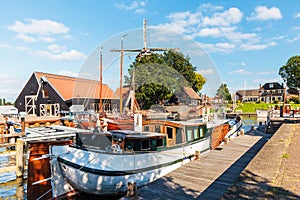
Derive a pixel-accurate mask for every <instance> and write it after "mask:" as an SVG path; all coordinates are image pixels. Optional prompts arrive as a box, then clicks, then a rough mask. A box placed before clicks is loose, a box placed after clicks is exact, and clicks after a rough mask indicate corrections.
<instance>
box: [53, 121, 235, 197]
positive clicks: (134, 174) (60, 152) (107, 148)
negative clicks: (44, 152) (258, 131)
mask: <svg viewBox="0 0 300 200" xmlns="http://www.w3.org/2000/svg"><path fill="white" fill-rule="evenodd" d="M228 126H229V124H228V123H223V124H217V123H216V124H215V125H214V126H213V125H210V126H209V127H208V126H207V123H206V122H205V123H204V122H202V121H159V120H151V121H145V122H143V127H142V131H132V130H114V131H109V132H103V133H92V132H79V133H78V134H77V136H76V143H75V144H71V145H65V146H52V147H51V153H50V154H51V155H52V159H51V170H52V171H51V174H52V180H53V181H52V188H53V190H52V192H53V197H59V196H61V195H63V194H65V193H67V192H71V191H79V192H84V193H90V194H95V195H115V194H118V193H125V192H128V191H129V190H130V188H131V187H132V185H135V187H137V188H139V187H142V186H144V185H146V184H148V183H150V182H153V181H155V180H157V179H159V178H160V177H162V176H164V175H166V174H168V173H169V172H171V171H173V170H175V169H177V168H179V167H180V166H182V165H184V164H186V163H188V162H190V161H192V160H194V159H196V158H197V156H199V154H200V153H202V152H205V151H208V150H210V149H212V148H215V147H213V146H212V141H213V140H214V139H213V137H215V136H213V135H217V134H221V135H222V136H221V137H223V139H224V137H225V136H226V135H227V133H228V131H229V129H227V127H228ZM236 131H237V129H236ZM218 138H219V135H218ZM219 144H220V143H218V144H217V145H219Z"/></svg>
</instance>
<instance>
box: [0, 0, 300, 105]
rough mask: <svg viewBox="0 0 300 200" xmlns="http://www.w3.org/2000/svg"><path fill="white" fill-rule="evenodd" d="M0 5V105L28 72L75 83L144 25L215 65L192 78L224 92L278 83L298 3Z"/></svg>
mask: <svg viewBox="0 0 300 200" xmlns="http://www.w3.org/2000/svg"><path fill="white" fill-rule="evenodd" d="M0 2H1V7H0V16H1V17H0V66H1V74H0V98H6V99H7V100H8V101H12V102H13V101H14V100H15V99H16V98H17V95H18V94H19V92H20V91H21V90H22V88H23V87H24V85H25V84H26V82H27V80H28V79H29V77H30V75H31V74H32V73H33V72H34V71H41V72H48V73H55V74H62V75H71V76H77V75H78V73H79V72H80V71H81V70H82V66H83V65H84V63H85V61H86V59H87V58H89V56H90V55H91V54H92V52H93V51H94V50H95V49H96V48H97V47H99V45H101V44H103V43H105V41H109V40H110V39H111V38H114V37H117V38H118V36H120V35H122V34H124V33H127V32H128V31H130V30H137V29H141V28H142V24H143V19H144V18H145V19H147V23H148V27H149V28H158V29H161V30H171V31H173V32H176V33H179V34H182V35H184V36H187V37H189V38H191V39H192V40H193V42H194V43H195V44H197V45H199V46H200V47H201V48H202V49H203V50H204V51H205V52H206V53H207V56H208V57H209V58H210V59H211V61H212V62H213V63H214V65H215V69H210V68H205V66H204V68H201V67H199V69H198V72H199V73H201V74H202V75H204V76H205V77H207V78H208V77H210V76H211V74H212V73H216V71H218V72H219V73H220V79H221V80H220V81H221V82H223V83H227V84H228V87H229V89H230V91H231V92H234V91H236V90H238V89H243V88H246V89H254V88H258V86H259V84H264V83H266V82H270V81H278V82H279V83H282V82H283V81H282V79H281V78H280V76H279V75H278V70H279V68H280V67H281V66H282V65H284V64H285V63H286V62H287V60H288V58H290V57H291V56H294V55H299V51H300V48H299V47H300V2H299V1H297V0H294V1H292V0H289V1H268V0H267V1H255V0H251V1H250V0H249V1H238V0H233V1H205V2H204V1H192V0H187V1H181V0H151V1H150V0H148V1H116V0H112V1H97V0H85V1H83V0H82V1H66V0H60V1H58V0H49V1H31V0H28V1H14V0H9V1H8V0H1V1H0ZM126 39H127V38H126ZM154 40H155V38H154V37H152V38H151V39H149V38H148V40H147V42H148V43H149V44H150V45H151V44H155V45H157V44H158V45H159V43H158V42H157V41H156V42H155V41H154ZM119 42H120V38H118V43H119ZM125 42H126V43H127V45H129V44H128V43H130V40H129V39H128V40H125ZM138 45H140V47H142V46H141V45H142V42H141V43H139V44H138ZM150 45H149V46H150ZM163 45H165V44H163ZM181 45H182V44H181ZM170 46H171V47H173V46H172V45H171V42H170ZM163 47H169V46H163ZM112 48H115V47H113V45H112ZM136 48H138V47H136ZM189 50H190V51H193V49H189ZM188 52H189V51H186V52H183V53H187V54H188ZM193 64H194V65H197V63H193ZM114 75H115V74H114ZM210 81H213V80H210ZM213 93H214V92H213Z"/></svg>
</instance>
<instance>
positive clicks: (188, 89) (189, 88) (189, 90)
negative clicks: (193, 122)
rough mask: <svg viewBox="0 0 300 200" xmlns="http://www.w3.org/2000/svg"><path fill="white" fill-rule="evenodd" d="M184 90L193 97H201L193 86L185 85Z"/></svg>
mask: <svg viewBox="0 0 300 200" xmlns="http://www.w3.org/2000/svg"><path fill="white" fill-rule="evenodd" d="M183 90H184V92H185V93H186V94H187V95H188V96H189V97H190V98H191V99H201V98H200V97H199V95H198V94H197V93H196V92H195V90H193V88H191V87H183Z"/></svg>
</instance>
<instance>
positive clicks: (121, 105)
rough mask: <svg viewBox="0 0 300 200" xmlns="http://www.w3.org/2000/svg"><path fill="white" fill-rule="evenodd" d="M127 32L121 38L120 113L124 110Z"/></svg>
mask: <svg viewBox="0 0 300 200" xmlns="http://www.w3.org/2000/svg"><path fill="white" fill-rule="evenodd" d="M126 35H127V34H125V35H123V36H122V40H121V58H120V114H122V110H123V83H122V82H123V78H122V77H123V59H124V58H123V57H124V38H125V37H126Z"/></svg>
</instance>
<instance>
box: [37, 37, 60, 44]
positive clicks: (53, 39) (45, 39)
mask: <svg viewBox="0 0 300 200" xmlns="http://www.w3.org/2000/svg"><path fill="white" fill-rule="evenodd" d="M38 39H39V40H41V41H43V42H48V43H52V42H55V41H56V39H55V38H53V37H39V38H38Z"/></svg>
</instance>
